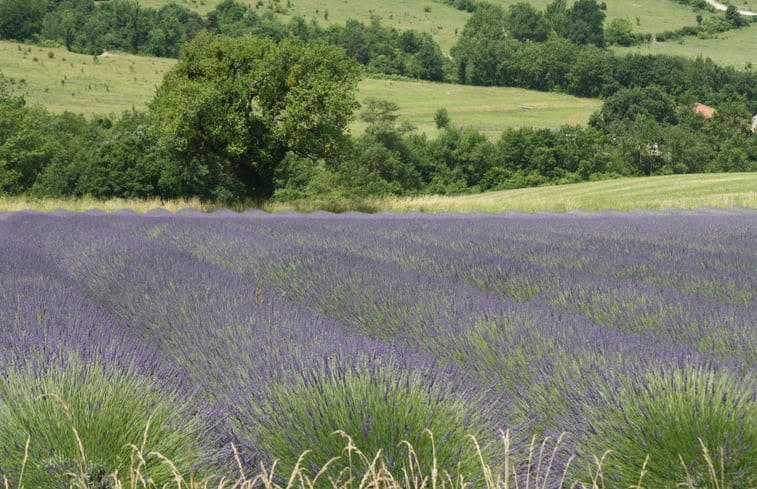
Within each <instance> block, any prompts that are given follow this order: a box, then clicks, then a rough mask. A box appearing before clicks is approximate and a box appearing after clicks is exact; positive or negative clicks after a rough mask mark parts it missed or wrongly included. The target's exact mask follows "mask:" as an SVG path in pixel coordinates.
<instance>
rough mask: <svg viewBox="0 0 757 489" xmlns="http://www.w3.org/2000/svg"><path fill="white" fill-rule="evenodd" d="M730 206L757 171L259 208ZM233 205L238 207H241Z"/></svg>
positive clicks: (60, 205) (14, 202)
mask: <svg viewBox="0 0 757 489" xmlns="http://www.w3.org/2000/svg"><path fill="white" fill-rule="evenodd" d="M732 206H744V207H752V208H757V174H755V173H716V174H704V175H701V174H700V175H672V176H660V177H635V178H619V179H617V180H604V181H599V182H585V183H576V184H570V185H554V186H545V187H536V188H523V189H515V190H502V191H497V192H485V193H482V194H476V195H459V196H422V197H411V198H402V197H396V198H388V199H370V200H366V201H362V202H342V203H340V202H296V203H268V204H264V205H263V206H262V208H263V210H266V211H269V212H287V211H291V210H297V211H304V212H312V211H317V210H321V209H330V210H349V209H362V210H369V211H392V212H411V211H421V212H502V211H507V210H513V211H524V212H537V211H555V212H564V211H572V210H579V209H583V210H600V209H618V210H631V209H640V208H649V209H665V208H684V209H694V208H697V207H715V208H726V207H732ZM219 207H220V206H218V205H215V204H212V203H207V202H200V201H199V200H188V201H187V200H176V201H175V200H168V201H162V200H159V199H152V200H126V199H110V200H97V199H91V198H85V199H30V198H26V197H7V196H6V197H3V198H2V199H0V213H7V212H14V211H22V210H34V211H41V212H49V211H52V210H56V209H65V210H69V211H77V212H81V211H86V210H92V209H98V210H101V211H105V212H115V211H119V210H123V209H131V210H134V211H136V212H140V213H143V212H148V211H150V210H153V209H163V210H166V211H170V212H178V211H180V210H185V209H194V210H199V211H204V212H210V211H213V210H216V209H218V208H219ZM237 210H242V208H239V209H237Z"/></svg>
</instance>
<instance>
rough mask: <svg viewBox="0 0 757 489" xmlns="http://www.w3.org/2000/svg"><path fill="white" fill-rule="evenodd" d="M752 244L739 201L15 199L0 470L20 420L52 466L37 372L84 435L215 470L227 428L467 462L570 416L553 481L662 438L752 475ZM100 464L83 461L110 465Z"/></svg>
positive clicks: (72, 446)
mask: <svg viewBox="0 0 757 489" xmlns="http://www.w3.org/2000/svg"><path fill="white" fill-rule="evenodd" d="M755 238H757V214H755V213H754V212H753V211H746V210H742V211H736V210H734V211H730V212H726V213H721V214H717V215H715V214H705V213H682V214H670V215H655V216H649V215H641V214H613V215H602V214H590V215H585V216H576V215H560V216H556V215H503V216H484V215H482V216H465V217H462V216H436V217H428V216H420V215H408V216H397V215H374V216H365V215H345V216H340V217H336V216H331V215H326V214H314V215H310V216H295V215H292V216H269V215H265V214H248V215H238V214H232V213H225V214H223V213H222V214H214V215H201V214H195V213H186V214H179V215H176V216H169V215H161V214H151V215H147V216H137V215H132V214H127V213H124V214H117V215H108V216H106V215H76V214H66V213H60V214H54V215H41V214H27V213H19V214H13V215H10V216H7V217H5V218H4V219H3V220H0V261H1V262H2V267H0V270H2V274H1V275H0V281H2V284H0V285H2V288H0V303H2V308H1V309H0V324H2V329H0V344H2V346H3V352H4V355H3V358H2V359H0V368H2V369H3V371H4V373H7V375H5V377H6V378H7V379H8V380H6V381H5V382H4V383H3V384H2V390H0V416H4V417H6V418H8V420H13V421H12V422H10V421H9V422H7V423H2V425H3V426H7V428H4V429H3V431H2V432H0V444H2V445H3V446H4V447H6V448H5V450H6V452H5V454H3V453H0V468H1V469H3V470H5V471H6V473H10V474H12V473H13V471H14V470H19V468H18V467H19V465H18V462H20V460H21V458H22V457H23V442H24V440H25V439H26V435H25V433H28V432H29V431H32V432H33V433H35V434H34V435H33V437H34V438H35V440H34V441H35V443H32V444H31V447H32V449H33V450H37V452H34V453H36V458H34V457H33V458H34V460H37V462H35V464H36V467H37V468H38V469H39V470H37V471H36V472H34V471H32V474H36V475H32V476H30V477H37V478H39V481H42V482H44V483H45V484H50V481H51V480H53V478H54V477H55V476H56V475H55V474H58V473H60V472H61V471H62V470H63V469H65V468H68V469H69V470H70V467H71V466H72V465H74V463H75V460H76V457H77V451H76V450H77V447H76V443H75V441H74V440H72V439H70V438H71V430H70V428H68V427H67V426H66V424H65V418H64V417H62V416H61V414H60V412H58V411H60V409H59V407H58V406H56V405H54V403H49V402H40V401H38V400H35V399H36V398H37V396H39V394H42V393H44V392H45V391H48V390H51V389H52V390H55V389H57V390H59V391H60V393H61V394H62V396H63V397H66V398H69V399H74V400H76V402H78V403H79V404H78V405H76V406H72V407H71V408H72V411H73V412H74V413H78V415H79V416H82V417H83V418H82V419H81V420H80V421H79V424H80V426H81V427H82V432H83V438H84V439H83V442H84V444H85V446H97V447H103V451H104V452H107V451H108V450H110V449H111V448H112V450H111V451H112V452H114V453H116V452H119V449H118V448H117V447H122V446H123V445H125V444H126V443H130V442H131V443H134V442H135V441H136V440H141V437H139V436H137V437H136V438H134V436H135V435H134V432H135V431H136V432H139V431H140V430H143V429H144V426H145V421H144V420H146V418H147V416H148V413H152V415H153V417H154V419H160V417H161V416H162V417H163V418H164V419H163V420H162V421H161V422H159V423H155V422H154V421H151V430H156V429H159V430H163V431H162V432H155V433H154V435H153V436H152V437H151V439H152V440H154V441H155V442H156V443H158V442H160V443H163V445H165V446H162V447H158V448H160V449H162V450H163V451H164V452H166V454H167V455H169V456H171V457H173V458H174V459H175V460H176V461H177V463H182V462H186V463H187V464H189V463H191V462H192V461H193V460H194V461H196V460H198V459H202V460H203V461H204V462H203V463H204V464H205V465H206V466H207V467H213V469H215V470H223V469H224V463H225V462H226V461H228V460H230V459H231V457H230V456H229V454H228V453H227V450H228V447H229V446H230V445H231V443H232V442H233V443H234V445H235V446H237V447H239V448H240V454H241V457H242V459H243V461H244V463H245V464H247V465H248V466H251V467H255V466H256V465H257V464H258V463H259V462H261V461H263V462H270V460H271V459H272V458H274V457H275V458H280V459H282V461H283V466H284V467H285V468H286V467H291V466H292V465H293V464H294V462H295V461H296V459H297V457H298V456H299V454H300V453H301V452H302V451H304V450H306V449H310V450H315V453H314V454H313V456H312V458H311V460H312V464H313V468H315V469H317V468H318V466H319V464H322V463H323V462H325V461H326V460H328V458H329V457H331V456H332V455H335V454H338V453H339V451H340V448H341V447H342V446H343V442H342V440H341V439H339V438H338V437H335V436H333V435H332V432H333V431H334V430H337V429H341V430H344V431H346V432H348V433H349V434H350V435H351V436H353V437H354V438H355V439H356V441H357V443H358V446H360V447H361V448H365V449H367V451H368V452H369V453H370V452H371V451H372V450H376V449H378V448H382V449H384V450H385V451H386V457H387V460H388V461H389V462H390V463H396V464H398V466H400V465H401V464H402V463H404V462H403V460H405V457H404V456H403V448H402V447H401V446H400V447H398V446H397V443H398V442H399V441H400V440H402V439H408V440H409V441H411V442H412V443H413V444H414V445H415V446H416V449H417V450H418V453H419V458H420V459H421V460H427V458H424V456H426V455H430V450H431V447H430V446H429V443H428V440H427V439H425V438H423V437H422V436H421V432H422V431H423V429H424V428H430V429H431V430H432V431H433V432H434V433H436V435H437V437H438V438H439V439H440V440H443V442H440V443H439V446H438V447H437V452H438V453H437V456H438V459H439V462H440V463H441V466H442V467H444V468H448V469H449V470H450V471H452V470H453V468H455V467H457V466H458V464H459V465H460V467H461V470H463V471H467V472H469V473H470V474H474V473H475V472H476V467H477V462H476V460H475V457H473V455H474V453H473V450H472V449H471V447H470V443H469V442H468V441H467V440H466V438H465V435H466V434H467V433H473V434H475V435H476V436H477V437H478V438H479V439H480V441H481V442H482V444H483V447H484V450H485V452H486V454H487V456H490V457H494V458H496V457H497V456H498V451H501V450H498V448H497V433H498V430H501V429H509V430H511V431H512V432H513V433H514V434H515V435H516V436H515V440H516V443H515V447H514V453H515V454H517V453H524V451H525V450H526V449H525V445H526V444H527V441H528V439H529V438H530V436H531V435H532V434H533V433H536V434H538V435H557V434H559V433H560V432H562V431H569V432H571V433H572V436H571V438H570V440H571V441H570V443H569V444H567V445H566V447H565V451H564V452H562V453H561V454H560V455H559V457H558V460H557V461H556V462H555V464H554V466H553V470H554V471H555V472H556V473H560V472H561V470H562V467H563V466H564V465H565V464H566V463H567V460H568V457H569V456H570V455H572V454H577V455H578V460H579V462H578V463H575V464H574V467H575V470H576V472H575V475H576V477H581V476H582V474H583V472H582V471H584V470H585V467H584V466H583V462H586V461H588V460H590V455H591V454H600V453H601V452H603V451H604V450H606V449H608V448H611V449H615V450H617V452H618V453H619V455H617V457H616V459H615V462H614V465H613V467H614V474H612V475H609V477H615V478H616V480H615V481H614V483H617V484H618V485H626V486H627V485H629V484H630V483H636V482H637V480H638V474H639V470H640V468H641V465H642V462H643V460H644V457H645V455H646V454H647V453H651V454H652V455H653V458H652V461H651V462H650V465H649V468H650V475H649V476H648V480H649V481H650V484H652V485H654V486H655V487H664V486H665V485H666V484H670V485H672V486H674V485H675V483H676V482H678V481H680V480H681V478H682V477H683V473H682V467H681V465H680V461H679V459H678V454H679V453H680V454H682V455H683V456H684V458H685V459H686V460H687V463H688V464H689V467H688V469H689V470H690V471H692V472H694V473H696V472H697V471H701V472H703V473H704V472H706V467H704V464H703V463H702V461H701V456H700V455H701V454H700V450H701V448H700V447H699V445H698V443H697V438H698V437H701V438H703V439H704V440H705V442H706V443H707V444H708V445H709V446H710V447H712V448H717V447H723V449H724V457H725V459H726V460H725V462H724V463H726V469H727V471H728V477H729V478H731V479H733V483H734V484H737V485H738V484H742V485H747V484H754V483H755V481H757V467H756V466H755V464H754V463H753V460H757V408H755V402H756V401H755V396H757V382H756V381H755V375H754V374H755V372H756V371H757V368H756V367H757V328H755V324H757V308H755V301H756V296H755V294H757V249H756V247H755V245H754V241H755ZM71 379H75V380H74V381H72V380H71ZM119 389H120V390H119ZM120 398H127V399H129V402H126V401H124V400H120ZM114 399H115V400H114ZM18 406H21V407H18ZM56 409H57V410H56ZM109 409H110V410H111V411H109ZM125 412H128V413H131V416H132V417H131V418H125V417H124V415H123V413H125ZM98 416H99V418H102V420H99V418H98ZM84 418H86V419H84ZM107 419H110V420H112V419H122V420H124V422H123V423H122V424H124V425H125V424H126V423H127V422H128V423H129V426H132V428H130V429H131V431H129V430H126V429H124V428H123V427H120V426H119V424H118V423H115V424H113V425H112V426H107V423H106V421H104V420H107ZM139 419H142V422H141V423H140V422H139ZM169 420H172V421H169ZM35 423H36V424H35ZM111 423H113V421H111ZM53 425H58V426H59V427H60V429H59V431H60V433H61V434H60V435H56V436H57V437H56V436H53V435H52V434H48V432H51V430H50V429H49V428H48V429H45V427H50V426H53ZM85 426H93V427H99V428H97V429H94V428H93V429H92V430H89V431H87V430H84V428H83V427H85ZM156 426H157V428H156ZM53 431H54V430H53ZM117 431H120V432H122V437H121V438H117V437H115V436H114V433H115V432H117ZM87 437H89V438H87ZM129 437H132V438H131V439H129V440H126V439H127V438H129ZM113 439H115V441H112V443H111V442H110V441H108V443H104V440H113ZM119 443H120V445H119ZM172 444H173V445H172ZM110 445H112V447H110V448H109V446H110ZM13 447H17V448H16V449H15V451H14V449H13ZM34 447H37V448H34ZM19 449H20V450H21V452H20V453H21V455H20V456H19ZM106 449H108V450H106ZM108 453H110V452H108ZM501 455H502V454H501V453H499V456H501ZM108 457H110V455H107V454H105V453H104V454H103V455H102V456H101V459H100V460H98V459H97V457H96V456H95V455H93V456H92V457H90V462H92V464H93V466H92V467H91V469H90V470H91V471H92V472H93V473H107V472H108V471H109V470H112V469H113V468H115V467H117V466H118V464H120V463H123V462H124V460H126V458H125V456H124V455H123V452H121V454H120V457H121V458H120V459H118V457H115V458H113V457H111V458H110V459H109V458H108ZM152 470H153V471H154V477H156V478H160V477H161V476H168V475H167V474H161V470H162V467H161V466H158V465H156V466H155V467H153V468H152ZM335 470H336V469H335ZM98 471H99V472H98ZM520 473H521V474H527V473H528V469H527V468H521V469H520ZM470 476H471V477H475V476H474V475H470ZM558 480H559V478H558V477H555V478H554V483H557V481H558ZM629 481H631V482H629Z"/></svg>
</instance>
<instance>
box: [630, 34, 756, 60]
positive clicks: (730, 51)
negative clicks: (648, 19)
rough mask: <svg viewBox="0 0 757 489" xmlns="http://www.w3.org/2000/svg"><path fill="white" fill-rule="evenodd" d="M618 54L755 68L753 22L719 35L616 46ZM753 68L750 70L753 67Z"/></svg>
mask: <svg viewBox="0 0 757 489" xmlns="http://www.w3.org/2000/svg"><path fill="white" fill-rule="evenodd" d="M616 51H617V52H618V53H621V54H623V53H629V52H639V53H644V54H673V55H678V56H688V57H692V58H694V57H697V56H702V57H704V58H712V59H713V60H715V61H716V62H717V63H719V64H723V65H730V66H733V67H735V68H737V69H745V68H747V67H749V66H752V67H754V68H757V24H751V25H749V26H748V27H744V28H742V29H738V30H733V31H728V32H724V33H722V34H719V35H718V36H717V37H714V38H713V39H698V38H696V37H693V36H690V37H686V38H683V39H681V40H678V41H669V42H659V43H654V44H652V43H648V44H644V45H641V46H634V47H630V48H616ZM754 68H753V69H754Z"/></svg>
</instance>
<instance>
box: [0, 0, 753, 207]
mask: <svg viewBox="0 0 757 489" xmlns="http://www.w3.org/2000/svg"><path fill="white" fill-rule="evenodd" d="M452 4H454V6H455V7H457V8H461V9H465V10H468V11H470V12H472V15H471V16H470V18H469V20H468V22H467V24H466V25H465V27H464V29H463V30H462V31H461V33H460V35H459V36H458V41H457V43H456V45H455V46H454V47H453V48H452V50H451V52H450V53H449V55H445V54H443V53H442V50H441V49H440V48H439V46H438V45H437V44H436V42H435V41H434V40H433V38H432V37H431V36H430V35H429V34H428V33H423V32H418V31H413V30H408V31H399V30H397V29H395V28H392V27H388V26H385V25H383V24H382V22H381V19H379V18H378V17H373V18H372V20H371V22H369V23H368V24H364V23H362V22H359V21H354V20H351V21H348V22H347V23H346V24H345V25H343V26H335V25H332V26H329V27H321V26H320V25H319V24H318V23H316V22H306V21H304V20H303V19H301V18H294V19H292V20H290V21H289V22H287V23H283V22H281V21H280V20H278V17H276V16H275V15H274V13H273V12H271V11H270V10H265V9H262V11H259V10H261V9H255V8H250V7H247V6H245V5H243V4H240V3H237V2H235V1H234V0H224V1H223V2H221V3H220V4H219V5H218V6H217V8H216V9H215V10H213V11H211V12H209V13H208V14H207V15H205V16H200V15H199V14H197V13H195V12H192V11H190V10H188V9H186V8H184V7H182V6H179V5H176V4H171V5H167V6H165V7H163V8H161V9H159V10H155V9H148V8H142V7H140V5H139V3H138V2H136V1H133V0H109V1H103V2H94V1H93V0H23V1H20V0H0V37H3V38H6V39H17V40H25V41H35V42H39V43H43V44H44V43H48V44H49V43H57V44H61V45H64V46H66V47H67V48H68V49H69V50H71V51H76V52H82V53H90V54H98V53H100V52H102V51H104V50H122V51H128V52H131V53H137V54H150V55H157V56H166V57H179V63H178V65H176V67H175V68H174V69H173V70H171V72H170V73H169V74H168V75H167V76H166V80H165V81H164V83H163V85H162V86H161V87H160V88H159V89H158V92H157V94H156V96H155V99H154V100H153V102H152V103H151V105H150V109H149V110H148V111H147V112H144V113H142V112H130V113H126V114H122V115H120V116H117V117H115V116H114V117H111V118H98V119H95V120H88V119H85V118H84V117H83V116H80V115H74V114H63V115H52V114H49V113H48V112H47V111H46V110H45V109H44V108H41V107H31V106H28V105H27V104H26V103H25V101H24V100H23V98H21V97H18V96H17V95H15V94H14V92H13V86H12V85H11V84H10V83H8V81H7V80H5V79H4V78H2V76H1V75H0V193H7V194H22V193H23V194H30V195H35V196H83V195H92V196H96V197H103V198H105V197H114V196H118V197H147V196H160V197H162V198H173V197H186V196H199V197H201V198H203V199H207V200H216V201H222V202H226V203H235V202H240V201H248V200H251V199H252V200H259V199H270V198H274V199H300V198H305V199H318V198H353V197H364V196H368V195H386V194H397V195H407V194H421V193H463V192H477V191H482V190H489V189H503V188H516V187H523V186H531V185H541V184H547V183H567V182H576V181H582V180H589V179H599V178H608V177H612V176H619V175H655V174H666V173H690V172H715V171H718V172H719V171H757V135H755V134H754V133H753V132H752V130H751V127H750V121H751V117H752V114H754V113H755V112H757V73H755V72H753V71H752V70H743V71H739V70H736V69H734V68H730V67H723V66H719V65H717V64H716V63H714V62H713V61H711V60H709V59H701V58H700V59H688V58H683V57H673V56H664V55H639V54H629V55H625V56H621V55H617V54H615V53H614V52H613V51H612V50H610V49H608V45H610V44H621V45H626V44H630V43H637V42H644V41H645V39H644V36H638V35H634V34H633V33H631V31H630V29H628V27H629V26H627V25H625V24H623V23H622V22H616V20H617V19H613V20H612V21H610V22H609V23H607V22H605V21H606V19H605V11H604V5H603V4H601V3H597V2H596V1H595V0H577V1H576V2H575V3H573V4H572V5H571V6H570V7H568V6H567V5H566V2H565V1H564V0H554V1H553V2H552V3H550V4H549V5H548V6H547V8H546V9H545V10H544V11H539V10H537V9H535V8H534V7H532V6H531V5H530V4H528V3H526V2H521V3H517V4H514V5H512V6H510V7H509V8H508V9H503V8H500V7H498V6H495V5H491V4H487V3H485V2H482V1H476V2H470V1H468V2H458V1H455V2H452ZM746 23H747V20H746V19H745V18H743V17H741V16H740V15H739V14H738V12H737V11H736V13H735V15H734V12H733V9H729V11H727V12H725V14H723V15H722V16H720V17H717V18H714V20H708V21H707V22H702V23H701V24H699V25H697V26H693V27H692V30H691V32H692V33H694V34H696V33H698V32H699V33H701V32H708V31H711V32H720V31H722V30H724V29H734V28H742V27H744V26H746ZM682 32H683V33H685V32H688V31H682ZM661 35H666V34H665V33H661ZM667 35H668V36H674V35H683V34H682V33H681V32H679V33H668V34H667ZM365 73H368V74H373V75H374V76H375V75H377V74H380V75H382V76H403V77H411V78H419V79H425V80H431V81H446V82H459V83H465V84H471V85H490V86H492V85H497V86H515V87H523V88H530V89H536V90H542V91H560V92H564V93H569V94H574V95H579V96H587V97H601V98H602V99H603V101H604V104H603V107H602V109H601V110H599V111H598V112H597V113H595V114H594V115H593V116H592V118H591V120H590V123H589V125H588V126H586V127H584V126H566V127H561V128H558V129H532V128H520V129H509V130H506V131H504V132H503V133H502V134H501V136H500V137H499V139H498V140H496V141H491V140H489V139H487V138H486V137H485V136H483V135H482V134H481V133H479V132H478V131H477V130H475V129H474V128H470V127H468V128H464V127H459V126H457V125H456V124H455V121H454V118H453V117H451V116H450V114H449V113H448V112H447V110H446V109H445V108H444V107H439V110H438V111H437V113H436V115H435V121H436V124H437V127H438V128H439V129H440V132H439V135H438V136H437V137H435V138H433V139H430V138H427V137H426V136H424V135H422V134H418V133H416V132H414V131H413V128H412V127H409V126H407V125H403V124H399V123H398V122H397V111H398V109H399V107H397V106H396V105H395V104H393V103H391V102H388V101H385V100H367V101H364V103H363V106H362V109H359V105H360V104H358V102H357V101H356V100H355V98H354V90H353V89H354V86H355V84H356V82H357V80H358V79H359V77H360V76H362V74H365ZM696 102H701V103H705V104H708V105H710V106H712V107H715V108H716V109H717V110H716V113H715V115H714V117H710V118H708V117H705V116H703V115H701V114H700V113H697V112H696V111H695V110H694V109H693V107H694V104H695V103H696ZM353 113H354V114H358V117H360V118H361V119H362V120H363V121H365V123H366V124H367V129H366V131H365V132H364V134H362V135H360V136H353V137H351V136H349V135H348V134H345V132H344V131H345V128H346V124H347V122H349V120H350V118H351V117H352V114H353Z"/></svg>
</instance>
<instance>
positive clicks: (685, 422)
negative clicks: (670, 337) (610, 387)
mask: <svg viewBox="0 0 757 489" xmlns="http://www.w3.org/2000/svg"><path fill="white" fill-rule="evenodd" d="M754 404H755V392H754V385H753V382H750V381H749V380H748V379H747V380H745V379H740V378H738V377H736V376H735V375H733V374H732V373H730V372H719V373H716V372H713V371H712V370H709V369H706V368H704V367H697V368H686V367H684V368H677V369H667V370H663V371H661V372H655V373H649V374H647V375H645V376H644V377H643V378H642V379H641V380H640V381H639V382H638V383H636V384H635V385H633V386H629V388H627V389H624V390H623V391H622V392H620V393H619V394H618V395H617V397H614V398H612V399H610V403H609V409H608V406H603V407H602V408H601V409H600V408H599V406H598V411H601V412H597V413H595V414H594V417H595V419H596V423H595V424H594V425H593V426H592V435H593V436H589V437H587V440H588V442H587V449H589V450H593V451H595V452H599V451H601V450H602V449H601V447H602V446H605V447H609V446H612V447H613V449H614V451H615V453H614V454H612V456H611V457H610V463H609V465H608V471H607V472H608V479H610V480H611V481H612V483H613V485H617V486H618V487H627V486H630V485H632V484H635V483H638V480H639V467H640V466H641V465H642V464H643V462H644V459H645V458H646V457H647V455H649V462H648V465H647V473H646V475H645V477H644V482H645V485H647V486H649V487H657V488H674V487H679V483H681V482H682V481H689V480H691V481H693V482H694V486H695V487H700V486H701V485H703V484H706V483H707V482H708V481H710V469H709V468H708V466H707V463H706V459H705V457H703V456H702V452H703V449H706V450H707V451H708V452H709V454H710V456H711V458H712V463H713V465H714V467H715V468H716V470H717V471H718V472H720V471H723V472H724V473H725V474H728V476H729V477H728V480H729V484H730V486H732V487H754V485H755V483H757V480H756V479H755V476H756V475H757V474H755V460H757V410H755V406H754ZM679 457H680V458H679Z"/></svg>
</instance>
